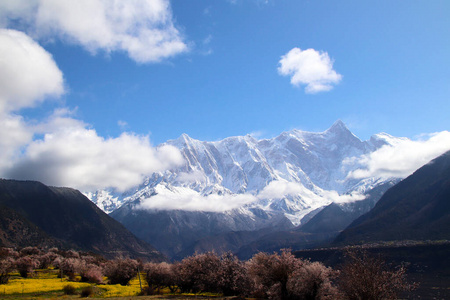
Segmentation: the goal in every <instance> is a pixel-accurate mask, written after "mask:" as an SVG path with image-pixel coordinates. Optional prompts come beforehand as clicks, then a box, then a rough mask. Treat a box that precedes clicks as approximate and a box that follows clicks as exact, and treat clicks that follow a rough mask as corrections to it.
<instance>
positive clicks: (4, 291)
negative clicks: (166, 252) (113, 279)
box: [0, 270, 220, 300]
mask: <svg viewBox="0 0 450 300" xmlns="http://www.w3.org/2000/svg"><path fill="white" fill-rule="evenodd" d="M144 276H145V275H144V274H141V282H142V287H143V288H146V287H147V284H146V282H145V280H144V279H145V278H144ZM105 279H106V278H105ZM66 285H71V286H73V287H74V288H75V290H76V294H74V295H66V294H65V293H64V291H63V288H64V286H66ZM86 287H92V289H93V294H92V295H91V296H90V297H89V298H108V299H192V298H195V299H210V298H220V297H218V295H213V294H182V295H180V294H176V295H174V294H170V293H169V290H168V289H167V290H162V293H163V295H153V296H138V295H139V293H140V292H141V285H140V283H139V278H138V277H137V276H136V277H135V278H133V279H132V280H131V281H130V283H129V285H127V286H122V285H119V284H116V285H109V284H98V285H97V284H91V283H86V282H77V281H69V280H68V279H67V278H63V279H62V280H61V278H58V271H57V270H37V271H36V272H35V273H34V274H33V277H32V278H22V277H20V276H19V274H18V273H13V274H11V278H10V279H9V282H8V284H3V285H0V299H11V300H12V299H24V300H25V299H80V294H81V291H82V289H83V288H86Z"/></svg>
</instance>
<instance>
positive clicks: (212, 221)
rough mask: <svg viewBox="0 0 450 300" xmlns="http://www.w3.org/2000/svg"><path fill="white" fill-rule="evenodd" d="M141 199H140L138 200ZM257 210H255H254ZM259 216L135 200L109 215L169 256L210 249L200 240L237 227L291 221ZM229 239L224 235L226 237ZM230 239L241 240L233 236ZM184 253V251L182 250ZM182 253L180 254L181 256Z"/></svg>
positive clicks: (276, 227)
mask: <svg viewBox="0 0 450 300" xmlns="http://www.w3.org/2000/svg"><path fill="white" fill-rule="evenodd" d="M137 203H138V202H137ZM255 212H256V210H255ZM259 214H260V218H258V219H257V220H256V221H255V220H253V219H251V218H250V217H249V216H247V215H243V214H238V213H234V214H233V212H231V213H214V212H200V211H181V210H171V211H159V210H142V209H136V208H135V207H134V203H127V204H125V205H123V206H122V207H121V208H119V209H117V210H115V211H114V212H112V213H111V214H110V215H111V216H112V217H113V218H115V219H116V220H118V221H119V222H121V223H122V224H123V225H124V226H125V227H126V228H128V229H129V230H130V231H131V232H133V233H134V234H135V235H136V236H137V237H139V238H141V239H142V240H144V241H147V242H149V243H151V244H152V245H154V246H155V247H156V248H157V249H158V250H160V251H161V252H163V253H164V254H165V255H167V256H168V257H169V258H172V259H173V258H182V256H183V255H190V254H192V253H193V252H191V251H196V250H198V251H204V250H206V249H207V250H206V251H210V250H213V249H211V248H205V247H206V246H205V247H202V248H196V245H195V244H196V243H197V242H198V241H200V240H204V239H207V238H209V237H213V238H214V237H215V236H218V235H223V234H227V233H230V232H236V231H256V230H259V229H263V228H269V227H270V228H271V229H273V230H287V229H288V228H291V227H292V223H291V222H290V221H289V220H288V219H287V218H286V217H285V216H284V215H283V214H280V213H275V214H272V215H270V216H269V214H267V213H265V212H264V211H262V210H260V211H259ZM226 240H230V239H223V240H222V241H226ZM231 241H232V242H233V241H236V242H237V241H240V239H233V238H231ZM205 243H207V244H209V246H214V247H219V248H221V249H227V250H230V249H232V247H233V246H232V245H230V244H227V245H221V246H219V241H218V240H216V241H213V242H211V243H209V242H206V241H205ZM183 253H184V254H183ZM180 255H181V256H180Z"/></svg>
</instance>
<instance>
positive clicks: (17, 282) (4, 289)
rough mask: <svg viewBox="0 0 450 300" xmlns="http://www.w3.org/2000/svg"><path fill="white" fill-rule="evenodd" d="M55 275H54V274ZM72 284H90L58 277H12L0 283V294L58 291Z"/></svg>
mask: <svg viewBox="0 0 450 300" xmlns="http://www.w3.org/2000/svg"><path fill="white" fill-rule="evenodd" d="M55 277H56V276H55ZM68 284H70V285H73V286H74V287H75V288H83V287H86V286H90V284H89V283H85V282H69V281H67V280H65V279H63V281H62V282H61V279H60V278H13V279H10V280H9V283H8V284H4V285H0V294H5V295H10V294H29V293H44V292H50V291H60V290H62V289H63V287H64V286H66V285H68Z"/></svg>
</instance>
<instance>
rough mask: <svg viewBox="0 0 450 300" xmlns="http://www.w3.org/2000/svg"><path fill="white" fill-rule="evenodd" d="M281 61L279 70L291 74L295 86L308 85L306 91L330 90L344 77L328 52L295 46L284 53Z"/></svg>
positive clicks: (312, 92)
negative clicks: (337, 69)
mask: <svg viewBox="0 0 450 300" xmlns="http://www.w3.org/2000/svg"><path fill="white" fill-rule="evenodd" d="M279 63H280V66H279V67H278V72H279V73H280V74H281V75H284V76H291V83H292V84H293V85H295V86H299V85H306V88H305V91H306V93H310V94H315V93H318V92H324V91H329V90H331V89H332V88H333V85H335V84H338V83H339V82H340V81H341V79H342V75H340V74H338V73H336V71H335V70H333V62H332V61H331V59H330V57H329V56H328V53H327V52H322V51H316V50H314V49H306V50H301V49H300V48H294V49H292V50H291V51H289V52H288V53H287V54H285V55H283V56H282V57H281V59H280V61H279Z"/></svg>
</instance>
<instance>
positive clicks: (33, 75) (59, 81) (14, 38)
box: [0, 29, 64, 112]
mask: <svg viewBox="0 0 450 300" xmlns="http://www.w3.org/2000/svg"><path fill="white" fill-rule="evenodd" d="M0 58H1V59H0V111H2V112H10V111H14V110H18V109H21V108H24V107H30V106H34V105H36V104H37V103H39V102H41V101H43V100H44V99H46V98H48V97H59V96H61V95H62V94H63V93H64V80H63V74H62V72H61V71H60V69H59V68H58V66H57V65H56V63H55V62H54V60H53V58H52V56H51V54H50V53H48V52H47V51H45V49H43V48H42V47H41V46H40V45H39V44H37V43H36V42H35V41H33V40H32V39H31V38H30V37H29V36H27V35H26V34H25V33H23V32H20V31H16V30H9V29H0Z"/></svg>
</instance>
